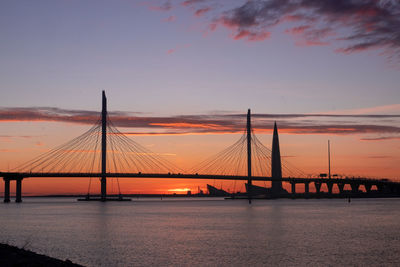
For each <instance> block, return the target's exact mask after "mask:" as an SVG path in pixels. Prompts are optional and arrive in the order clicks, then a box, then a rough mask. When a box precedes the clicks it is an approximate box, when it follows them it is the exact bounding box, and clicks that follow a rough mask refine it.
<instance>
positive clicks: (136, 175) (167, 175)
mask: <svg viewBox="0 0 400 267" xmlns="http://www.w3.org/2000/svg"><path fill="white" fill-rule="evenodd" d="M101 176H102V174H101V173H38V172H35V173H34V172H23V173H20V172H0V177H7V178H10V179H13V178H16V177H20V178H91V177H101ZM106 177H110V178H111V177H114V178H157V179H158V178H161V179H212V180H237V181H247V180H248V179H249V177H248V176H245V175H244V176H240V175H213V174H197V173H195V174H188V173H140V172H139V173H106ZM251 179H252V180H253V181H276V180H281V181H283V182H295V183H308V182H320V183H326V182H332V183H354V182H357V183H385V184H388V183H395V184H400V182H394V181H390V180H388V179H370V178H360V177H357V178H356V177H350V178H349V177H347V178H320V177H316V178H306V177H283V178H282V179H279V178H272V177H268V176H252V177H251Z"/></svg>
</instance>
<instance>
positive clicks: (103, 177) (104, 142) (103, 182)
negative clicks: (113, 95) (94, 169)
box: [101, 90, 107, 201]
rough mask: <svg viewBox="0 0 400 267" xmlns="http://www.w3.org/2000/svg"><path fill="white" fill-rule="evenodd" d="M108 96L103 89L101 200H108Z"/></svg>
mask: <svg viewBox="0 0 400 267" xmlns="http://www.w3.org/2000/svg"><path fill="white" fill-rule="evenodd" d="M106 173H107V98H106V93H105V92H104V90H103V93H102V109H101V201H106V200H107V175H106Z"/></svg>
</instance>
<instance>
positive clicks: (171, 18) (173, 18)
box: [163, 16, 176, 22]
mask: <svg viewBox="0 0 400 267" xmlns="http://www.w3.org/2000/svg"><path fill="white" fill-rule="evenodd" d="M175 20H176V16H169V17H168V18H166V19H163V21H164V22H174V21H175Z"/></svg>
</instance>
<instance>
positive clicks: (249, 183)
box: [246, 109, 252, 204]
mask: <svg viewBox="0 0 400 267" xmlns="http://www.w3.org/2000/svg"><path fill="white" fill-rule="evenodd" d="M246 131H247V195H248V198H249V204H251V197H252V195H251V188H252V180H251V113H250V109H248V110H247V125H246Z"/></svg>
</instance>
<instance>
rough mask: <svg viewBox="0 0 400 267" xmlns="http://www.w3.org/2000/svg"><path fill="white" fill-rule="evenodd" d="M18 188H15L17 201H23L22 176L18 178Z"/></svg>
mask: <svg viewBox="0 0 400 267" xmlns="http://www.w3.org/2000/svg"><path fill="white" fill-rule="evenodd" d="M16 181H17V184H16V190H15V202H17V203H21V202H22V178H20V177H19V178H17V179H16Z"/></svg>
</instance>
